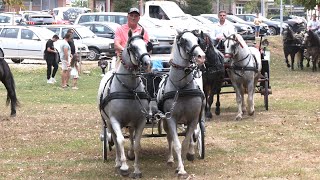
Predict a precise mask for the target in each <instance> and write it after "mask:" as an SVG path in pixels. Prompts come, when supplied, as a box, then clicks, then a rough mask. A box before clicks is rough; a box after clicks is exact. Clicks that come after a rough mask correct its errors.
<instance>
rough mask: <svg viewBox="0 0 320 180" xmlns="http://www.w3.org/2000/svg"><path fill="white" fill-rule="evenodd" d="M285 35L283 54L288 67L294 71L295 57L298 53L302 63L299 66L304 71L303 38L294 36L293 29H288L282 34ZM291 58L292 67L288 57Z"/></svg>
mask: <svg viewBox="0 0 320 180" xmlns="http://www.w3.org/2000/svg"><path fill="white" fill-rule="evenodd" d="M282 35H283V52H284V57H285V59H286V63H287V67H288V68H290V67H291V69H292V70H293V69H294V57H295V55H296V54H297V53H298V55H299V56H300V62H298V66H300V68H301V69H303V51H304V49H303V48H302V41H303V36H301V35H298V34H294V32H293V31H292V29H291V28H289V27H288V28H286V29H284V30H283V32H282ZM289 55H290V57H291V65H290V64H289V60H288V56H289Z"/></svg>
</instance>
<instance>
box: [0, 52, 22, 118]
mask: <svg viewBox="0 0 320 180" xmlns="http://www.w3.org/2000/svg"><path fill="white" fill-rule="evenodd" d="M0 80H1V82H2V83H3V84H4V86H5V87H6V89H7V92H8V94H7V105H9V104H10V101H11V117H15V116H16V106H17V105H18V100H17V95H16V90H15V83H14V79H13V75H12V73H11V70H10V67H9V65H8V63H7V62H6V61H5V60H4V59H3V58H0Z"/></svg>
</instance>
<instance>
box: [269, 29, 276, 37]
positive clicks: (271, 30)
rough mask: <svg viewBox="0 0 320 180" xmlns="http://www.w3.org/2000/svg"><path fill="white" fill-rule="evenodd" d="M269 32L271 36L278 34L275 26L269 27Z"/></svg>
mask: <svg viewBox="0 0 320 180" xmlns="http://www.w3.org/2000/svg"><path fill="white" fill-rule="evenodd" d="M269 33H270V35H271V36H274V35H277V30H276V28H274V27H269Z"/></svg>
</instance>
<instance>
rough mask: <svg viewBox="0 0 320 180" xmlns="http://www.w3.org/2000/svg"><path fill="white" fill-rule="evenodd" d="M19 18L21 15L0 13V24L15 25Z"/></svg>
mask: <svg viewBox="0 0 320 180" xmlns="http://www.w3.org/2000/svg"><path fill="white" fill-rule="evenodd" d="M20 20H21V16H20V17H19V16H18V15H15V14H5V13H1V14H0V25H16V24H18V23H19V21H20Z"/></svg>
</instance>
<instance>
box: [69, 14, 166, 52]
mask: <svg viewBox="0 0 320 180" xmlns="http://www.w3.org/2000/svg"><path fill="white" fill-rule="evenodd" d="M127 16H128V13H125V12H94V13H86V14H80V15H79V16H78V18H77V19H76V20H75V22H74V23H75V24H83V23H86V22H113V23H118V24H120V25H123V24H126V23H127ZM141 19H142V18H140V21H142V23H143V20H141ZM140 21H139V23H140ZM150 23H151V22H150ZM140 26H142V27H144V26H143V25H142V24H140ZM151 27H153V24H150V25H148V27H146V26H145V27H144V28H146V29H147V31H148V33H149V38H150V42H151V43H152V44H153V45H154V46H155V45H159V44H160V43H159V41H158V39H157V38H158V36H162V35H161V34H159V31H158V30H159V29H158V30H156V32H153V31H152V29H151ZM162 30H163V29H162ZM166 32H167V30H166ZM158 34H159V35H158Z"/></svg>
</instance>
